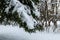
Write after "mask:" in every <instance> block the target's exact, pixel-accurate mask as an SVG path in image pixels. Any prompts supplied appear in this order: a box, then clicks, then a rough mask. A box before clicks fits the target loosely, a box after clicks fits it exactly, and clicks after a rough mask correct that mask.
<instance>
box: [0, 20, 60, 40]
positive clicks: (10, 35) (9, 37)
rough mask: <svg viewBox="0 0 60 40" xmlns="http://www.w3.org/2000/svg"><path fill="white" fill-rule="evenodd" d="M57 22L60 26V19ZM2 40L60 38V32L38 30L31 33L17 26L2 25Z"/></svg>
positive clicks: (0, 34) (48, 39) (0, 32)
mask: <svg viewBox="0 0 60 40" xmlns="http://www.w3.org/2000/svg"><path fill="white" fill-rule="evenodd" d="M57 23H58V26H59V25H60V21H58V22H57ZM0 40H60V33H59V32H57V33H56V32H38V31H37V32H36V33H31V34H30V33H28V32H25V31H24V29H23V28H19V27H17V26H12V25H6V26H4V25H0Z"/></svg>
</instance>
